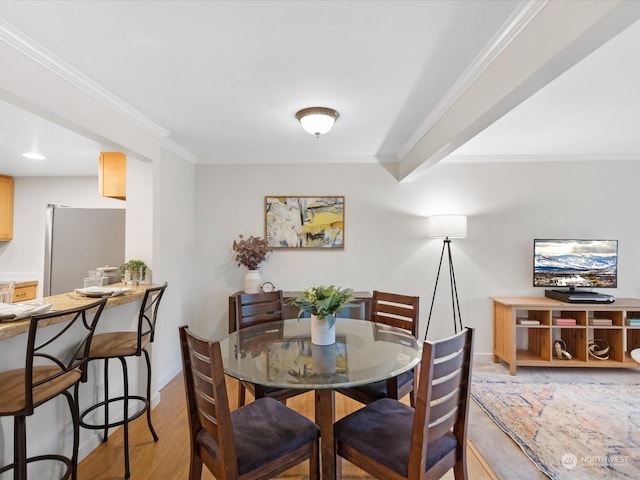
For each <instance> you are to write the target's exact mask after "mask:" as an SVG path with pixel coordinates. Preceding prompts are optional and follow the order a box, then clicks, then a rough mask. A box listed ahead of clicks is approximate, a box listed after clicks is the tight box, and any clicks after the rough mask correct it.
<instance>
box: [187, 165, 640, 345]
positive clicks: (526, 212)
mask: <svg viewBox="0 0 640 480" xmlns="http://www.w3.org/2000/svg"><path fill="white" fill-rule="evenodd" d="M637 178H640V162H585V163H580V162H569V163H522V164H505V163H493V164H458V163H450V164H440V165H437V166H435V167H433V168H432V169H430V170H429V171H427V172H426V174H424V175H422V176H421V177H420V178H418V179H417V180H415V181H414V182H412V183H406V184H405V183H398V182H397V181H396V180H395V179H394V178H393V177H392V176H391V175H390V174H389V173H388V172H387V170H386V169H385V168H384V166H381V165H377V164H375V165H374V164H369V165H338V166H336V165H329V166H325V165H314V166H299V165H282V166H198V167H196V192H195V199H196V207H195V208H196V214H195V218H196V219H197V223H196V228H195V232H196V235H195V237H196V245H195V247H196V257H197V265H198V267H197V270H196V271H195V279H196V285H197V286H198V291H199V293H200V294H199V295H197V296H196V297H195V299H196V303H195V315H194V317H193V322H194V328H197V329H198V330H200V332H201V333H202V334H206V335H211V336H213V337H217V338H220V337H222V336H223V335H224V334H225V333H226V329H227V323H226V321H227V297H228V295H229V294H230V293H233V292H234V291H237V290H241V289H242V285H243V283H242V278H243V276H244V273H245V272H244V270H243V269H242V268H237V267H236V265H235V264H234V263H233V261H232V256H231V243H232V242H233V239H234V238H236V237H237V235H238V234H240V233H242V234H246V235H251V234H253V235H263V231H264V212H263V208H264V196H265V195H345V197H346V201H345V203H346V206H345V249H344V250H343V251H292V250H278V251H275V252H274V253H273V254H272V256H271V258H270V259H269V260H268V262H267V263H266V264H265V265H264V267H263V269H262V274H263V279H264V280H265V281H266V280H270V281H272V282H273V283H274V284H275V285H276V286H277V287H278V288H282V289H284V290H296V289H302V288H306V287H308V286H310V285H314V284H320V283H333V284H336V285H340V286H343V287H351V288H353V289H354V290H373V289H379V290H387V291H394V292H400V293H406V294H411V295H419V296H420V297H421V306H420V308H421V319H420V321H421V332H422V335H424V331H425V328H426V323H427V317H428V314H429V307H430V303H431V298H432V295H433V288H434V282H435V277H436V271H437V266H438V261H439V258H440V252H441V248H442V241H441V240H432V239H428V238H426V228H425V221H424V218H425V217H427V216H430V215H434V214H442V213H461V214H467V215H468V216H469V219H468V236H467V238H466V239H461V240H454V241H453V244H452V245H453V246H452V250H453V260H454V265H455V272H456V279H457V284H458V293H459V297H460V303H461V310H462V319H463V323H464V324H468V325H470V326H474V327H477V337H476V338H477V339H476V348H475V350H476V353H477V354H490V353H491V352H492V342H493V341H492V330H493V327H492V307H491V301H490V300H489V297H490V296H524V295H533V296H542V295H543V294H544V293H543V290H542V289H534V288H533V287H531V282H532V277H531V270H532V244H533V238H535V237H548V238H554V237H559V238H614V239H618V240H619V241H620V243H619V253H620V266H619V271H620V276H619V288H617V289H614V290H611V291H609V292H608V293H612V294H614V295H616V296H620V297H622V296H635V297H639V296H640V280H638V279H637V276H636V275H635V271H636V268H637V267H638V266H640V244H639V243H638V242H637V237H638V233H639V232H640V226H639V225H638V224H637V223H636V222H635V219H636V218H637V213H636V208H637V207H636V203H637V202H636V200H635V186H636V183H637ZM441 275H445V276H444V277H441V280H440V282H441V283H440V285H439V287H438V298H437V300H436V304H435V306H434V316H433V318H432V321H431V326H430V327H429V338H431V339H435V338H440V337H443V336H446V335H449V334H452V333H453V325H452V323H453V320H452V314H451V301H450V290H449V286H448V285H449V284H448V276H446V272H443V273H442V274H441Z"/></svg>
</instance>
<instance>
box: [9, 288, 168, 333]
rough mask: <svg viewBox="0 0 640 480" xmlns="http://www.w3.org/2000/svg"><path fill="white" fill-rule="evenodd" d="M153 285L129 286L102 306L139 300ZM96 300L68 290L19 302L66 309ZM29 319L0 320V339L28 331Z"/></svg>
mask: <svg viewBox="0 0 640 480" xmlns="http://www.w3.org/2000/svg"><path fill="white" fill-rule="evenodd" d="M36 283H37V282H36ZM113 286H119V287H124V286H125V285H124V284H122V283H116V284H113ZM155 286H157V285H151V284H141V285H138V286H135V287H130V288H131V291H130V292H125V293H123V294H122V295H118V296H115V297H109V299H108V300H107V304H106V305H105V307H104V308H105V309H108V308H113V307H117V306H119V305H124V304H127V303H131V302H135V301H137V300H141V299H142V298H143V297H144V292H145V291H146V290H147V288H150V287H155ZM97 300H98V299H97V298H91V297H85V296H83V295H80V294H78V293H75V292H69V293H61V294H59V295H52V296H50V297H43V298H38V299H36V300H27V301H26V302H19V303H41V304H46V303H51V304H52V306H51V310H67V309H70V308H75V307H79V306H82V305H87V304H90V303H94V302H96V301H97ZM30 320H31V319H30V318H24V319H21V320H16V321H12V322H2V321H0V340H4V339H5V338H11V337H14V336H16V335H20V334H22V333H25V332H28V331H29V324H30ZM65 320H67V319H66V318H65V317H57V318H56V319H55V320H53V319H52V321H51V322H49V323H47V325H51V324H54V323H59V322H63V321H65Z"/></svg>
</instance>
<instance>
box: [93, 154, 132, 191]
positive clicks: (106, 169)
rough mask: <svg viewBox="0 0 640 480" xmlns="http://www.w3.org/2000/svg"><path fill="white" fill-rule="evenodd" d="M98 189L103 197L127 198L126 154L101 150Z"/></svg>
mask: <svg viewBox="0 0 640 480" xmlns="http://www.w3.org/2000/svg"><path fill="white" fill-rule="evenodd" d="M99 163H100V165H99V171H98V191H99V193H100V195H102V196H103V197H110V198H117V199H119V200H126V199H127V156H126V155H125V154H124V153H120V152H101V153H100V160H99Z"/></svg>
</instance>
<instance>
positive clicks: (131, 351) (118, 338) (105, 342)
mask: <svg viewBox="0 0 640 480" xmlns="http://www.w3.org/2000/svg"><path fill="white" fill-rule="evenodd" d="M166 288H167V283H166V282H165V283H164V285H162V286H160V287H151V288H148V289H147V290H146V291H145V294H144V298H143V300H142V305H141V306H140V312H139V314H138V329H137V331H128V332H107V333H100V334H97V335H94V337H93V342H92V344H91V350H90V352H89V361H92V360H104V400H102V401H100V402H98V403H96V404H95V405H92V406H90V407H89V408H87V409H86V410H84V411H83V412H82V414H81V415H80V425H81V426H82V427H84V428H88V429H91V430H103V431H104V433H103V437H102V441H103V442H106V441H107V440H108V439H109V428H113V427H119V426H120V425H122V426H123V428H124V476H125V478H129V477H130V475H131V473H130V471H129V422H131V421H133V420H135V419H136V418H138V417H140V416H141V415H142V414H144V413H145V412H146V414H147V424H148V425H149V431H150V432H151V435H152V436H153V440H154V441H155V442H157V441H158V435H157V434H156V432H155V430H154V429H153V425H152V424H151V406H150V404H151V398H150V397H151V360H150V358H149V352H148V351H147V346H148V345H149V344H150V343H152V342H153V340H154V335H155V329H156V318H157V315H158V307H159V306H160V300H161V299H162V295H163V294H164V291H165V289H166ZM142 354H144V357H145V360H146V364H147V390H146V395H145V396H144V397H143V396H141V395H129V376H128V373H127V362H126V358H127V357H133V356H137V357H139V356H141V355H142ZM114 358H117V359H119V360H120V363H121V365H122V375H123V384H124V391H123V394H122V395H121V396H117V397H113V398H109V360H110V359H114ZM77 398H78V392H77V389H76V401H77ZM130 401H138V402H141V403H142V407H141V408H139V409H137V410H136V411H135V412H134V413H129V402H130ZM115 402H122V404H123V410H122V412H123V415H122V418H121V419H119V420H113V421H111V420H110V419H109V405H111V404H113V403H115ZM99 408H103V411H104V423H100V424H95V423H89V422H88V421H87V420H85V418H86V417H87V415H88V414H90V413H91V412H93V411H95V410H97V409H99Z"/></svg>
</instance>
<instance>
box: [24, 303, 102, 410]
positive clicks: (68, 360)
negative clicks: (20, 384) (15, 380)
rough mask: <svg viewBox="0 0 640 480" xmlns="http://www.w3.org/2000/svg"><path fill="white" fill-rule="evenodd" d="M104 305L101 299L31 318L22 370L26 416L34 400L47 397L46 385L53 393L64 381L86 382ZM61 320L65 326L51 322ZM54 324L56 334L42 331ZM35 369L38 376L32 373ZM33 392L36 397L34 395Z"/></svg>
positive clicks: (31, 408)
mask: <svg viewBox="0 0 640 480" xmlns="http://www.w3.org/2000/svg"><path fill="white" fill-rule="evenodd" d="M106 303H107V299H106V298H103V299H101V300H99V301H97V302H93V303H90V304H87V305H83V306H81V307H76V308H71V309H67V310H58V311H52V312H47V313H43V314H40V315H34V316H33V317H31V323H30V325H29V337H28V339H27V356H26V368H25V388H26V390H25V400H26V401H25V404H26V414H27V415H31V414H32V413H33V408H34V407H35V406H37V404H34V399H36V401H37V399H38V397H44V398H46V391H47V388H48V387H49V386H50V388H52V389H53V390H55V389H56V388H57V387H54V385H57V386H58V387H60V388H62V387H64V384H65V381H68V382H72V384H73V383H75V382H73V379H74V378H78V375H79V379H80V380H82V381H85V380H86V375H87V372H86V365H87V361H88V358H89V349H90V348H91V340H92V339H93V334H94V332H95V328H96V325H97V323H98V320H99V319H100V315H101V314H102V310H103V309H104V306H105V304H106ZM94 310H95V311H94ZM90 313H93V318H89V314H90ZM62 317H64V318H65V319H67V318H68V320H65V322H64V323H58V322H57V321H55V320H54V319H58V318H62ZM54 323H55V324H56V327H59V328H58V329H57V330H55V327H53V329H54V330H55V331H52V330H51V329H45V328H44V327H45V326H47V325H52V324H54ZM34 370H37V371H38V373H37V374H35V372H34ZM36 378H37V379H36ZM65 378H66V379H65ZM69 386H70V385H69ZM36 390H37V391H38V392H39V394H36Z"/></svg>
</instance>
